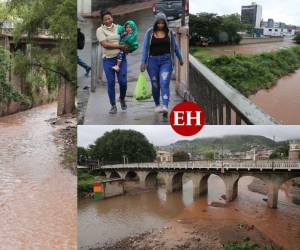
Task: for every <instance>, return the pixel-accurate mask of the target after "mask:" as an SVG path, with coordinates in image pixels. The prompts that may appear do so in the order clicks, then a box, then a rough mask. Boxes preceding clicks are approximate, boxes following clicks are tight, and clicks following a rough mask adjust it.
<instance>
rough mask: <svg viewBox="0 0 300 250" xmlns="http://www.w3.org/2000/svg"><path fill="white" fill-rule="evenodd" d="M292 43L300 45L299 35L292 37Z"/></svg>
mask: <svg viewBox="0 0 300 250" xmlns="http://www.w3.org/2000/svg"><path fill="white" fill-rule="evenodd" d="M294 41H295V42H296V43H297V44H300V33H297V34H296V35H295V37H294Z"/></svg>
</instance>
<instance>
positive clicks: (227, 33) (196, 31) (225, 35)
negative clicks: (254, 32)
mask: <svg viewBox="0 0 300 250" xmlns="http://www.w3.org/2000/svg"><path fill="white" fill-rule="evenodd" d="M189 28H190V44H191V45H197V43H198V42H199V41H200V38H201V37H205V38H208V39H209V42H210V43H212V44H230V43H239V42H240V40H241V36H240V35H239V34H238V32H239V31H241V30H243V29H244V26H243V25H242V24H241V21H240V16H239V15H238V14H231V15H225V16H218V15H216V14H213V13H199V14H197V15H193V14H191V15H190V21H189Z"/></svg>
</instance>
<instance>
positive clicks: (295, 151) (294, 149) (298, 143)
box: [289, 139, 300, 160]
mask: <svg viewBox="0 0 300 250" xmlns="http://www.w3.org/2000/svg"><path fill="white" fill-rule="evenodd" d="M299 159H300V139H299V140H291V141H290V150H289V160H299Z"/></svg>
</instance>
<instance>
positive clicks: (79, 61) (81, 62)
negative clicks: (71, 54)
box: [77, 56, 91, 71]
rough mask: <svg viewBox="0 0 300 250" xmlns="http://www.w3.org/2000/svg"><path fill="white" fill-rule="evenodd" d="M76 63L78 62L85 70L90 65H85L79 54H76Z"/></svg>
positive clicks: (88, 68)
mask: <svg viewBox="0 0 300 250" xmlns="http://www.w3.org/2000/svg"><path fill="white" fill-rule="evenodd" d="M77 64H79V65H80V66H81V67H82V68H84V69H85V71H88V70H90V68H91V67H90V66H89V65H87V64H86V63H85V62H84V61H82V59H80V57H79V56H77Z"/></svg>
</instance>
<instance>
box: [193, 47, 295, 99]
mask: <svg viewBox="0 0 300 250" xmlns="http://www.w3.org/2000/svg"><path fill="white" fill-rule="evenodd" d="M193 54H194V55H195V56H196V57H197V51H196V50H194V51H193ZM198 58H199V57H198ZM200 59H201V57H200ZM202 62H203V63H204V64H205V65H206V66H207V67H209V68H210V69H211V70H212V71H214V72H215V73H216V74H217V75H219V76H220V77H221V78H222V79H224V80H225V81H226V82H228V83H229V84H231V85H232V86H233V87H234V88H236V89H237V90H238V91H240V92H241V93H242V94H243V95H245V96H249V95H251V94H254V93H255V92H256V91H258V90H259V89H267V88H270V87H271V86H273V85H274V84H275V83H276V81H277V80H278V79H280V78H281V77H282V76H284V75H286V74H288V73H291V72H293V71H295V70H296V69H298V68H299V67H300V46H294V47H292V48H288V49H281V50H278V51H274V52H269V53H262V54H257V55H237V56H219V57H215V58H209V59H205V60H203V61H202Z"/></svg>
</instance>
